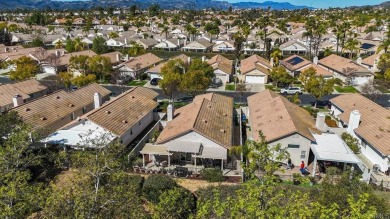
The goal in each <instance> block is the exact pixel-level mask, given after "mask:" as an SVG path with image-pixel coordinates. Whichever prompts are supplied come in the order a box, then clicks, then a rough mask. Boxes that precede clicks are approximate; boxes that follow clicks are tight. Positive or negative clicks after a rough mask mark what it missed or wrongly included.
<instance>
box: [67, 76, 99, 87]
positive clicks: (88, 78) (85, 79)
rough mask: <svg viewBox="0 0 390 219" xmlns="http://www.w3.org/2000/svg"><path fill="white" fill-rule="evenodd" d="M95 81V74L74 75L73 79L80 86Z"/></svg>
mask: <svg viewBox="0 0 390 219" xmlns="http://www.w3.org/2000/svg"><path fill="white" fill-rule="evenodd" d="M95 81H96V75H94V74H89V75H79V76H77V77H74V78H73V79H72V83H73V84H75V85H76V86H78V87H83V86H85V85H88V84H91V83H93V82H95Z"/></svg>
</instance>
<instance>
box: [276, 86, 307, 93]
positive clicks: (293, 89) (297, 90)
mask: <svg viewBox="0 0 390 219" xmlns="http://www.w3.org/2000/svg"><path fill="white" fill-rule="evenodd" d="M280 93H282V94H297V93H298V94H302V90H301V88H300V87H288V88H283V89H281V90H280Z"/></svg>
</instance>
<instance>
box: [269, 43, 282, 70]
mask: <svg viewBox="0 0 390 219" xmlns="http://www.w3.org/2000/svg"><path fill="white" fill-rule="evenodd" d="M282 57H283V55H282V51H281V50H280V49H279V48H275V49H274V50H273V51H272V53H271V58H273V60H274V66H277V65H278V64H279V60H280V59H281V58H282ZM272 67H273V66H272Z"/></svg>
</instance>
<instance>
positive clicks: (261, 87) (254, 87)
mask: <svg viewBox="0 0 390 219" xmlns="http://www.w3.org/2000/svg"><path fill="white" fill-rule="evenodd" d="M246 87H247V91H250V92H261V91H263V90H265V85H264V84H246Z"/></svg>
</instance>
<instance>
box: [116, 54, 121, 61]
mask: <svg viewBox="0 0 390 219" xmlns="http://www.w3.org/2000/svg"><path fill="white" fill-rule="evenodd" d="M120 60H121V59H120V56H119V53H118V54H116V61H117V62H119V61H120Z"/></svg>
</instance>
